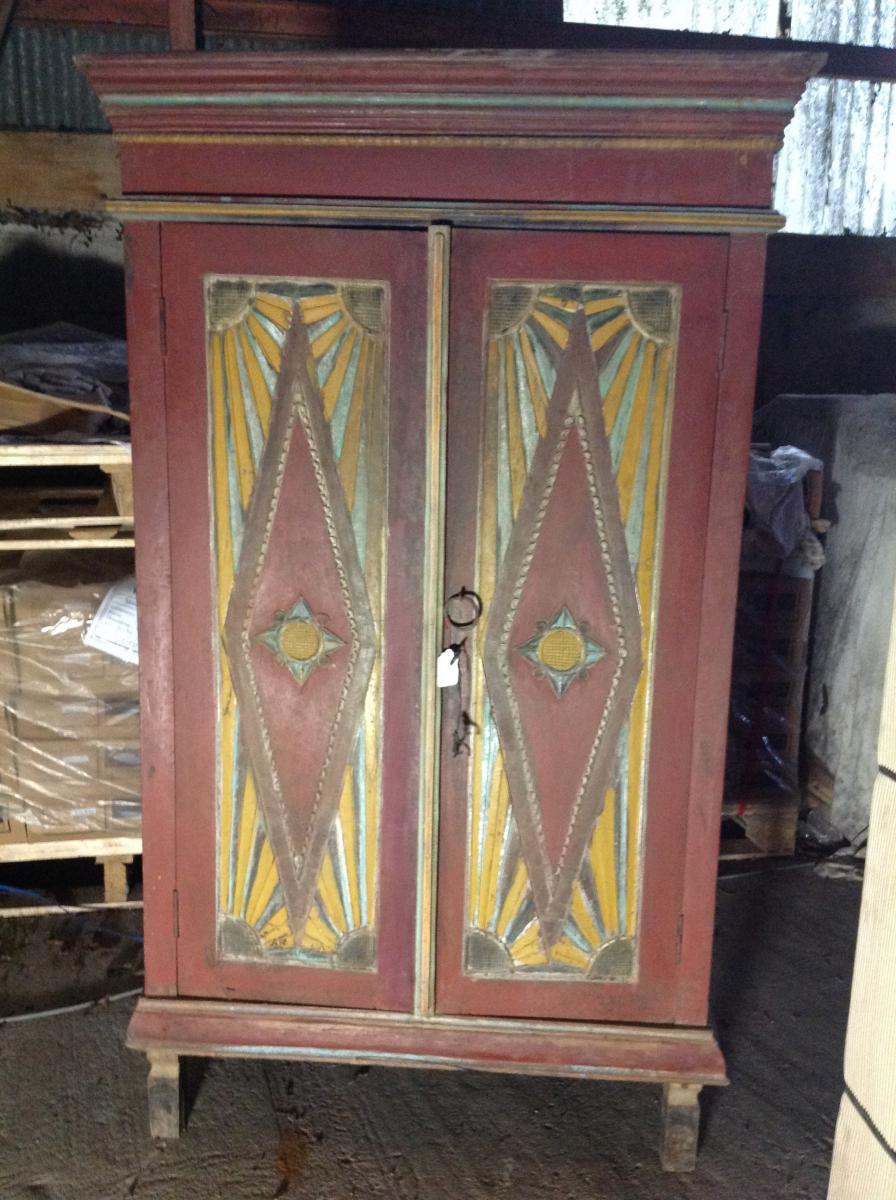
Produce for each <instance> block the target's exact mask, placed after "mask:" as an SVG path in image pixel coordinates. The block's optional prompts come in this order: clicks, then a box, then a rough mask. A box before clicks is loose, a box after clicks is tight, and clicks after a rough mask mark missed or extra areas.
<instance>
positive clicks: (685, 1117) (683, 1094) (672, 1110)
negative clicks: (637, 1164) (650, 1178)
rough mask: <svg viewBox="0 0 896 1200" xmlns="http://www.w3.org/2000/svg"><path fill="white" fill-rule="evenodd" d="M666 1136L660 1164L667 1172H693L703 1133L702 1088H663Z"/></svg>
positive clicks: (679, 1085) (675, 1085)
mask: <svg viewBox="0 0 896 1200" xmlns="http://www.w3.org/2000/svg"><path fill="white" fill-rule="evenodd" d="M662 1120H663V1133H662V1143H661V1145H660V1164H661V1166H662V1168H663V1170H664V1171H693V1169H694V1167H695V1166H696V1165H697V1138H698V1135H699V1133H700V1086H699V1084H695V1083H667V1084H664V1085H663V1117H662Z"/></svg>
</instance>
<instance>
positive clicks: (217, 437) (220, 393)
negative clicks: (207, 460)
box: [211, 333, 233, 628]
mask: <svg viewBox="0 0 896 1200" xmlns="http://www.w3.org/2000/svg"><path fill="white" fill-rule="evenodd" d="M211 377H212V378H211V383H212V439H213V462H214V488H215V541H216V544H217V566H218V580H217V583H218V620H219V624H220V627H222V628H223V625H224V618H225V616H226V614H227V605H228V603H229V602H230V593H231V592H232V591H233V544H232V542H231V534H230V503H229V496H230V474H229V471H228V458H227V408H226V406H227V398H226V395H225V390H224V354H223V349H222V346H221V335H220V334H219V333H213V334H212V335H211Z"/></svg>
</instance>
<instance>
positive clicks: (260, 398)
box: [237, 321, 271, 438]
mask: <svg viewBox="0 0 896 1200" xmlns="http://www.w3.org/2000/svg"><path fill="white" fill-rule="evenodd" d="M237 337H238V339H239V343H240V350H241V351H242V357H243V367H244V369H245V372H246V377H247V378H248V380H249V391H250V393H251V396H252V403H253V404H254V405H255V411H256V412H257V413H258V423H259V425H260V426H261V432H262V435H263V436H264V437H265V438H267V436H268V430H269V429H270V427H271V393H270V392H269V390H268V385H267V380H266V379H265V377H264V375H263V374H262V371H261V367H260V366H259V365H258V359H257V358H256V357H255V351H254V350H253V349H252V344H251V342H250V341H249V335H248V333H247V332H246V323H245V322H244V321H241V322H240V324H239V325H238V326H237Z"/></svg>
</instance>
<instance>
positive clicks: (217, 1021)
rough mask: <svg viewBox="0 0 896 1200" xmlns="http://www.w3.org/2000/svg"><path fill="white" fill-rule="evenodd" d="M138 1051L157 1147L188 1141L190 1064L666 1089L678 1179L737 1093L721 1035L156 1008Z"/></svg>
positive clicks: (237, 1006) (140, 1020)
mask: <svg viewBox="0 0 896 1200" xmlns="http://www.w3.org/2000/svg"><path fill="white" fill-rule="evenodd" d="M128 1045H129V1046H130V1047H131V1049H133V1050H142V1051H143V1052H145V1053H146V1054H147V1055H148V1056H149V1060H150V1064H151V1070H150V1121H151V1125H152V1132H153V1135H154V1136H156V1137H177V1136H178V1134H179V1132H180V1126H181V1115H180V1114H181V1107H180V1088H179V1070H178V1064H179V1058H180V1056H183V1055H196V1056H199V1057H205V1058H266V1059H272V1058H277V1059H287V1060H288V1059H294V1060H300V1061H308V1062H332V1063H354V1064H358V1065H364V1066H395V1067H422V1068H426V1069H434V1068H435V1069H438V1068H442V1069H445V1070H474V1071H495V1072H502V1073H508V1074H517V1075H557V1076H566V1077H568V1078H573V1079H604V1080H618V1081H620V1082H628V1083H654V1084H657V1083H659V1084H662V1085H663V1089H664V1101H663V1138H662V1147H661V1160H662V1164H663V1166H664V1168H665V1169H666V1170H670V1171H686V1170H691V1169H693V1166H694V1161H695V1156H696V1150H697V1130H698V1125H699V1103H698V1096H699V1092H700V1089H701V1088H702V1087H704V1086H707V1085H716V1086H724V1085H725V1084H727V1082H728V1080H727V1078H726V1076H725V1062H724V1059H723V1058H722V1054H721V1051H720V1050H719V1048H718V1045H717V1044H716V1040H715V1038H714V1036H713V1034H712V1032H711V1031H710V1030H709V1029H704V1028H690V1027H688V1028H683V1027H676V1026H660V1025H654V1026H651V1025H597V1024H595V1025H589V1024H585V1023H580V1022H565V1021H529V1020H519V1019H504V1018H497V1017H489V1018H480V1017H447V1016H433V1017H416V1016H412V1015H406V1014H401V1013H384V1012H361V1011H357V1010H348V1009H323V1008H300V1007H294V1006H291V1005H282V1004H277V1005H266V1004H254V1003H250V1002H228V1001H219V1000H172V999H154V998H151V997H146V998H144V999H142V1000H140V1001H139V1003H138V1005H137V1010H136V1012H135V1013H134V1016H133V1018H132V1020H131V1025H130V1028H129V1030H128Z"/></svg>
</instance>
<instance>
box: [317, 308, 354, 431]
mask: <svg viewBox="0 0 896 1200" xmlns="http://www.w3.org/2000/svg"><path fill="white" fill-rule="evenodd" d="M335 328H339V326H334V329H335ZM322 336H324V337H326V334H324V335H322ZM359 336H360V335H359V333H358V331H357V329H349V332H348V333H347V334H346V338H345V341H344V342H343V343H342V345H341V346H340V347H339V350H338V352H337V354H336V357H335V358H334V360H333V362H332V364H331V366H330V373H329V375H328V376H327V378H326V380H325V381H324V384H323V387H322V388H321V394H322V396H323V400H324V416H325V417H326V419H327V420H328V421H329V420H331V419H332V417H333V413H334V411H335V409H336V405H337V404H338V403H339V394H340V392H341V391H342V384H343V382H344V380H345V374H346V371H347V370H348V364H349V362H350V361H351V357H352V351H353V350H354V348H355V343H356V342H357V340H358V338H359ZM315 357H320V355H315Z"/></svg>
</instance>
